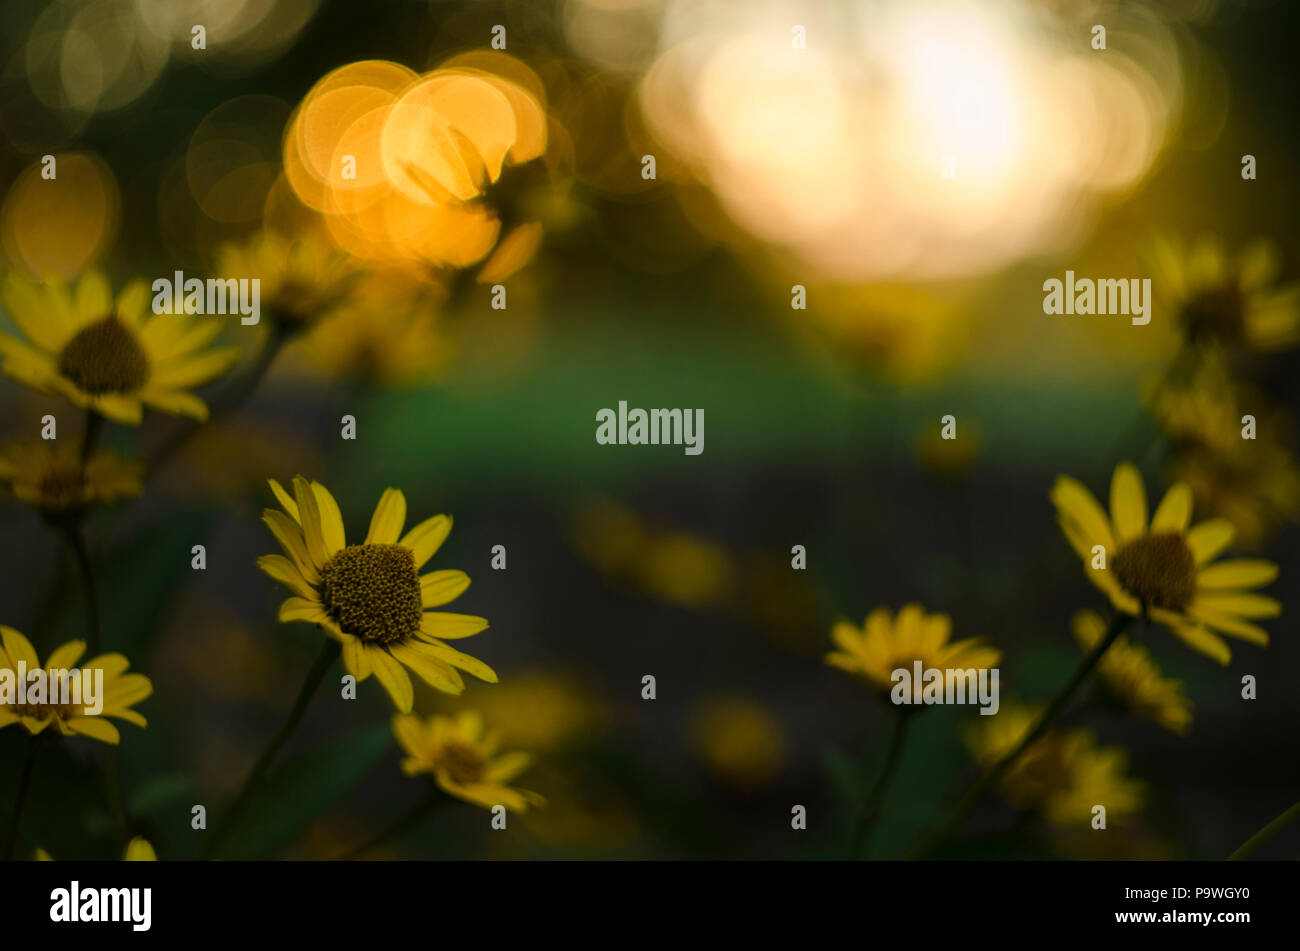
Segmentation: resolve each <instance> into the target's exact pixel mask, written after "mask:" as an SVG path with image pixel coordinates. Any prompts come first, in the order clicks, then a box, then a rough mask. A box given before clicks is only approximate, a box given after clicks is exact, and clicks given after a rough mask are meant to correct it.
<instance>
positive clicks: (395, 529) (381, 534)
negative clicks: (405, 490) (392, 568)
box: [366, 489, 406, 545]
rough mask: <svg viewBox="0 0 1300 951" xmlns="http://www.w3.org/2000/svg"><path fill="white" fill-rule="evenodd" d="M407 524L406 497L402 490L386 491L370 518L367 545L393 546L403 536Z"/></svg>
mask: <svg viewBox="0 0 1300 951" xmlns="http://www.w3.org/2000/svg"><path fill="white" fill-rule="evenodd" d="M405 524H406V496H405V495H403V494H402V492H401V490H400V489H385V490H384V494H383V495H381V496H380V497H379V504H378V505H376V506H375V514H374V515H372V516H371V518H370V531H369V532H367V533H366V544H367V545H392V544H395V543H396V542H397V539H398V538H400V537H401V535H402V527H403V526H404V525H405Z"/></svg>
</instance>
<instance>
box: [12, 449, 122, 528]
mask: <svg viewBox="0 0 1300 951" xmlns="http://www.w3.org/2000/svg"><path fill="white" fill-rule="evenodd" d="M142 468H143V467H142V466H141V465H140V463H139V462H138V461H137V460H134V459H123V458H122V457H121V456H119V455H118V454H117V453H116V452H114V451H113V450H111V449H99V450H96V451H95V452H93V453H91V455H90V458H89V459H87V460H86V461H85V462H84V463H83V462H82V461H81V453H80V451H79V450H78V448H77V447H76V446H75V445H74V444H73V443H71V442H68V443H51V442H48V441H46V440H43V439H37V440H34V441H32V442H24V443H15V444H13V445H10V446H6V447H4V448H3V449H0V484H6V485H8V486H9V488H10V489H11V490H12V491H13V494H14V496H15V497H16V498H19V499H21V500H22V501H24V502H27V503H28V504H30V505H33V506H35V507H36V508H38V509H40V510H41V511H43V512H48V513H51V514H57V513H61V512H79V511H83V510H85V509H87V508H90V507H91V506H92V505H95V504H96V503H99V502H112V501H114V500H116V499H124V498H130V497H132V496H137V495H139V494H140V493H141V492H143V491H144V486H143V484H142V483H141V481H140V477H141V472H142Z"/></svg>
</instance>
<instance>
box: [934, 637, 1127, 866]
mask: <svg viewBox="0 0 1300 951" xmlns="http://www.w3.org/2000/svg"><path fill="white" fill-rule="evenodd" d="M1131 620H1132V617H1131V616H1130V615H1127V614H1124V613H1122V612H1116V613H1115V616H1114V617H1113V618H1111V620H1110V626H1109V627H1108V628H1107V629H1106V634H1105V636H1104V637H1103V638H1102V639H1101V640H1100V641H1099V642H1098V643H1097V646H1096V647H1094V648H1093V649H1092V653H1090V654H1088V656H1087V657H1085V658H1084V659H1083V662H1082V663H1081V664H1080V665H1079V666H1078V668H1077V669H1076V670H1075V671H1074V673H1073V674H1072V675H1071V676H1070V679H1069V680H1068V681H1066V683H1065V686H1063V687H1062V688H1061V689H1060V691H1058V692H1057V694H1056V696H1055V697H1053V698H1052V702H1051V703H1049V704H1048V705H1047V709H1046V710H1044V711H1043V714H1042V716H1040V717H1039V718H1038V721H1037V722H1036V723H1035V724H1034V726H1033V728H1032V729H1031V730H1029V732H1028V733H1026V734H1025V735H1024V737H1023V738H1022V739H1021V741H1020V742H1019V743H1017V744H1016V746H1015V748H1014V749H1013V750H1012V751H1011V752H1010V753H1007V754H1006V755H1005V756H1003V757H1002V759H1000V760H998V761H997V763H995V764H994V765H993V768H992V769H990V770H989V771H988V772H986V773H985V774H984V775H983V776H982V777H981V778H980V780H979V782H977V783H976V784H975V785H974V786H973V787H972V788H971V790H970V792H968V793H967V794H966V795H965V796H964V797H962V799H961V801H960V802H958V803H957V808H956V809H954V810H953V812H952V814H951V815H950V816H949V817H948V819H947V820H946V821H945V822H944V823H943V824H942V825H940V826H939V827H938V828H937V829H935V830H934V831H933V832H931V833H930V834H929V835H926V836H924V837H923V838H922V839H921V841H920V842H919V843H918V844H917V845H916V846H915V847H914V848H913V849H912V856H911V857H912V858H923V857H925V856H926V855H927V854H929V853H930V852H931V851H932V850H933V849H934V848H935V847H936V846H938V845H940V844H941V843H943V842H944V841H945V840H946V839H947V838H948V837H949V836H950V835H952V833H954V832H955V831H956V830H957V828H958V827H959V826H960V825H961V824H962V822H963V821H965V819H966V817H967V816H968V815H970V813H971V812H972V811H973V810H974V808H975V807H976V806H977V805H979V804H980V802H981V801H982V800H983V799H984V797H985V796H986V795H988V792H989V790H990V789H992V788H993V787H994V785H996V784H997V783H998V781H999V780H1001V779H1002V777H1003V776H1004V775H1006V772H1007V770H1009V769H1010V768H1011V766H1012V765H1013V764H1014V763H1015V761H1016V760H1018V759H1019V758H1020V756H1021V754H1022V753H1024V752H1025V750H1027V749H1029V747H1030V746H1032V745H1033V743H1034V742H1035V741H1036V740H1037V739H1038V738H1039V737H1041V736H1042V735H1043V734H1044V733H1045V732H1046V731H1047V728H1048V727H1049V726H1050V725H1051V724H1052V721H1054V720H1055V719H1056V717H1057V715H1058V714H1060V712H1061V710H1062V709H1064V707H1065V705H1066V704H1067V703H1069V701H1070V698H1071V697H1073V696H1074V692H1075V691H1076V690H1078V688H1079V685H1080V684H1082V683H1083V682H1084V680H1085V679H1087V677H1088V675H1089V674H1090V673H1092V671H1093V668H1095V667H1096V666H1097V664H1098V663H1099V662H1100V661H1101V658H1102V655H1103V654H1105V653H1106V651H1108V650H1110V646H1111V645H1112V644H1114V643H1115V640H1116V639H1117V638H1118V637H1119V636H1120V635H1121V634H1123V633H1124V629H1125V628H1126V627H1128V625H1129V622H1130V621H1131Z"/></svg>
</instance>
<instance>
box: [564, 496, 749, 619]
mask: <svg viewBox="0 0 1300 951" xmlns="http://www.w3.org/2000/svg"><path fill="white" fill-rule="evenodd" d="M574 538H575V542H576V543H577V546H578V549H579V550H580V551H581V552H582V553H583V555H585V556H586V557H587V559H588V560H590V561H591V562H592V563H593V564H594V565H595V566H596V568H597V569H598V570H600V571H601V572H602V573H603V574H606V575H609V576H612V577H614V578H616V579H618V580H620V581H624V582H628V583H630V584H631V585H633V586H635V587H636V588H637V589H639V590H640V591H642V592H644V593H645V594H648V595H650V596H652V597H655V598H659V599H661V600H663V601H667V602H669V603H671V604H676V605H680V606H682V607H687V608H702V607H710V606H714V605H717V604H720V603H722V602H723V601H725V600H726V599H727V598H728V597H729V596H730V594H731V593H732V591H733V589H734V586H735V583H736V568H735V565H734V564H733V560H732V557H731V555H730V554H729V553H728V552H727V551H726V550H724V549H723V548H722V547H720V546H718V545H716V544H714V543H713V542H711V541H709V540H708V539H705V538H701V537H699V536H697V535H693V534H690V533H688V532H683V531H677V530H672V529H665V530H654V529H651V528H650V527H649V526H647V525H646V524H645V523H644V522H643V521H642V520H641V518H640V517H639V516H638V515H637V514H636V513H635V512H633V511H631V510H630V509H627V508H625V507H623V506H620V505H617V504H615V503H613V502H609V501H607V500H600V501H597V502H593V503H592V504H590V505H588V506H586V507H585V508H584V509H583V510H582V512H581V513H580V514H579V516H578V518H577V520H576V526H575V531H574Z"/></svg>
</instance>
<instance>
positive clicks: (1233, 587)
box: [1051, 462, 1282, 664]
mask: <svg viewBox="0 0 1300 951" xmlns="http://www.w3.org/2000/svg"><path fill="white" fill-rule="evenodd" d="M1051 498H1052V502H1053V503H1054V504H1055V505H1056V512H1057V520H1058V521H1059V522H1060V525H1061V530H1062V531H1063V532H1064V533H1065V537H1066V538H1067V539H1068V540H1069V542H1070V545H1071V547H1073V548H1074V550H1075V552H1076V553H1077V554H1078V555H1079V557H1080V558H1082V559H1083V563H1084V569H1085V571H1086V572H1087V575H1088V578H1089V580H1090V581H1092V583H1093V584H1094V585H1096V586H1097V587H1098V588H1099V589H1100V590H1101V591H1102V592H1103V593H1104V594H1105V595H1106V596H1107V597H1108V598H1110V602H1111V604H1112V605H1114V606H1115V609H1116V610H1118V611H1122V612H1124V613H1125V614H1131V615H1134V616H1146V617H1149V618H1150V619H1151V620H1153V621H1156V622H1158V623H1160V624H1163V625H1165V626H1166V627H1168V628H1169V629H1170V630H1171V631H1173V633H1174V634H1175V635H1176V636H1177V637H1179V638H1180V639H1181V640H1183V641H1184V642H1185V643H1186V644H1187V645H1188V646H1189V647H1191V648H1193V649H1194V650H1197V651H1200V652H1201V653H1202V654H1205V655H1206V656H1207V657H1212V658H1214V659H1215V660H1217V661H1218V662H1219V663H1221V664H1227V663H1228V661H1229V660H1231V658H1232V652H1231V651H1230V650H1229V649H1228V645H1227V644H1226V643H1225V642H1224V641H1223V639H1222V638H1221V637H1219V636H1218V634H1217V633H1215V632H1219V633H1222V634H1226V635H1228V636H1230V637H1236V638H1239V639H1240V640H1244V641H1248V642H1249V643H1252V644H1258V645H1260V646H1265V645H1267V644H1268V634H1267V632H1265V631H1264V630H1263V629H1262V628H1261V627H1259V626H1258V625H1256V624H1253V623H1251V622H1250V620H1248V619H1255V618H1268V617H1276V616H1277V615H1278V614H1280V613H1281V611H1282V606H1281V604H1279V603H1278V602H1277V601H1275V600H1274V599H1272V598H1268V597H1264V596H1263V595H1260V594H1255V593H1252V592H1250V591H1249V589H1251V588H1258V587H1260V586H1261V585H1265V584H1268V583H1269V582H1271V581H1272V580H1273V579H1274V578H1276V577H1277V565H1275V564H1273V563H1272V562H1268V561H1263V560H1260V559H1236V560H1231V561H1221V562H1218V563H1217V564H1211V562H1212V561H1214V559H1215V558H1216V557H1217V556H1218V555H1219V554H1220V553H1222V552H1223V551H1224V549H1226V548H1227V547H1228V545H1230V544H1231V543H1232V539H1233V535H1234V534H1235V529H1234V528H1233V526H1232V523H1231V522H1228V521H1226V520H1224V519H1218V518H1216V519H1210V520H1209V521H1205V522H1201V523H1200V524H1199V525H1195V526H1192V527H1191V528H1188V525H1189V523H1190V522H1191V519H1192V490H1191V489H1190V488H1188V486H1187V484H1186V483H1183V482H1178V483H1175V484H1174V485H1173V486H1172V487H1171V488H1170V489H1169V491H1168V492H1167V493H1166V494H1165V497H1164V499H1163V500H1161V502H1160V504H1159V505H1158V506H1156V511H1155V514H1154V515H1153V516H1152V517H1151V521H1150V522H1149V523H1148V521H1147V497H1146V490H1145V489H1144V488H1143V486H1142V476H1141V475H1139V474H1138V471H1137V469H1136V468H1135V467H1134V466H1133V465H1132V464H1131V463H1127V462H1124V463H1121V464H1120V465H1118V466H1116V467H1115V474H1114V476H1113V478H1112V479H1111V485H1110V518H1107V516H1106V512H1105V511H1104V510H1103V509H1102V507H1101V506H1100V505H1099V504H1098V503H1097V500H1096V499H1095V498H1094V497H1093V495H1092V493H1091V492H1089V491H1088V490H1087V488H1085V487H1084V486H1083V485H1082V484H1081V483H1079V482H1078V481H1076V480H1074V479H1072V478H1070V477H1069V476H1059V477H1058V478H1057V480H1056V485H1055V486H1053V487H1052V492H1051ZM1099 546H1100V547H1099Z"/></svg>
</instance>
